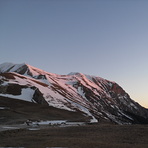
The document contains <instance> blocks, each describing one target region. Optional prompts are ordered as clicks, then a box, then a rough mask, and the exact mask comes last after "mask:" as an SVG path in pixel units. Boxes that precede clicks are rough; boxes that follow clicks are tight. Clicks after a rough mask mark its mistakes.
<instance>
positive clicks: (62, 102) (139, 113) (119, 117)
mask: <svg viewBox="0 0 148 148" xmlns="http://www.w3.org/2000/svg"><path fill="white" fill-rule="evenodd" d="M0 96H3V97H7V98H15V99H20V100H24V101H29V102H34V103H38V104H44V105H48V106H52V107H55V108H59V109H64V110H68V111H73V112H77V111H81V112H83V113H84V114H85V115H86V114H87V116H89V117H90V118H91V122H97V121H101V120H106V121H111V122H114V123H118V124H132V123H148V110H147V109H145V108H143V107H142V106H140V105H139V104H138V103H136V102H135V101H133V100H132V99H131V98H130V96H129V95H128V94H127V93H126V92H125V91H124V90H123V89H122V87H121V86H119V85H118V84H117V83H115V82H112V81H109V80H106V79H103V78H100V77H96V76H90V75H85V74H82V73H70V74H68V75H58V74H53V73H49V72H46V71H43V70H41V69H38V68H35V67H33V66H30V65H28V64H25V63H24V64H12V63H3V64H1V65H0Z"/></svg>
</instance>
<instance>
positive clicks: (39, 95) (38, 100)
mask: <svg viewBox="0 0 148 148" xmlns="http://www.w3.org/2000/svg"><path fill="white" fill-rule="evenodd" d="M34 89H35V92H34V94H33V98H32V99H33V100H34V101H35V102H36V103H38V104H44V105H48V103H47V102H46V100H45V99H44V97H43V94H42V93H41V92H40V90H39V89H38V88H35V87H34Z"/></svg>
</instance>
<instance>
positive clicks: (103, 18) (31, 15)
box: [0, 0, 148, 108]
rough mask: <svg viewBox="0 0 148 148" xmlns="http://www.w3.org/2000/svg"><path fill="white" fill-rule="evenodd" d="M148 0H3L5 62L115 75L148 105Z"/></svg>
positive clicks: (1, 44) (1, 46)
mask: <svg viewBox="0 0 148 148" xmlns="http://www.w3.org/2000/svg"><path fill="white" fill-rule="evenodd" d="M147 5H148V1H145V0H136V1H133V0H129V1H126V0H125V1H118V0H110V1H109V0H91V1H90V0H86V1H84V0H79V1H69V0H62V1H59V0H55V1H53V0H22V1H19V0H14V1H11V0H7V1H5V0H1V1H0V19H1V23H0V32H1V34H0V49H1V56H0V57H1V58H0V64H2V63H4V62H12V63H15V64H19V63H24V62H25V63H27V64H29V65H31V66H34V67H37V68H40V69H42V70H44V71H47V72H51V73H56V74H68V73H70V72H80V73H83V74H88V75H94V76H98V77H102V78H104V79H107V80H110V81H115V82H116V83H117V84H119V85H120V86H121V87H122V88H123V89H124V90H125V91H126V92H127V93H128V94H129V95H130V97H131V99H133V100H134V101H136V102H138V103H139V104H140V105H142V106H144V107H145V108H148V93H147V88H148V70H147V63H148V58H147V55H148V49H147V39H148V30H147V26H148V19H147V14H148V9H147Z"/></svg>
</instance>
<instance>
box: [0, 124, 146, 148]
mask: <svg viewBox="0 0 148 148" xmlns="http://www.w3.org/2000/svg"><path fill="white" fill-rule="evenodd" d="M0 147H26V148H27V147H29V148H30V147H31V148H46V147H60V148H61V147H67V148H148V125H112V124H98V125H83V126H73V127H49V126H46V127H45V128H42V129H40V130H28V129H15V130H7V131H1V132H0Z"/></svg>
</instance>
